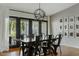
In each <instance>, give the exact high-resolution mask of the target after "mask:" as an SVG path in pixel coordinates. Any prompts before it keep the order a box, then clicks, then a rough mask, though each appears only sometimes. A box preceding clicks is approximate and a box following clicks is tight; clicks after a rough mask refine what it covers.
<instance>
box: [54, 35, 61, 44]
mask: <svg viewBox="0 0 79 59" xmlns="http://www.w3.org/2000/svg"><path fill="white" fill-rule="evenodd" d="M55 38H57V40H56V41H57V44H56V45H60V43H61V39H62V35H61V34H58V35H56V37H55Z"/></svg>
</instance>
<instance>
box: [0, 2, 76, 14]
mask: <svg viewBox="0 0 79 59" xmlns="http://www.w3.org/2000/svg"><path fill="white" fill-rule="evenodd" d="M75 4H77V3H40V8H41V9H43V10H44V11H45V12H46V15H53V14H55V13H57V12H60V11H62V10H64V9H67V8H69V7H71V6H73V5H75ZM0 5H2V6H6V7H9V8H10V9H15V10H20V11H25V12H30V13H33V12H34V11H35V10H36V9H38V8H39V3H2V4H0Z"/></svg>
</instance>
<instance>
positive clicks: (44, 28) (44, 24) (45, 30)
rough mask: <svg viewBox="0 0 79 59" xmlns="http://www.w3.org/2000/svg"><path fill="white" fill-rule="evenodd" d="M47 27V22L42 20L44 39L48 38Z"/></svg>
mask: <svg viewBox="0 0 79 59" xmlns="http://www.w3.org/2000/svg"><path fill="white" fill-rule="evenodd" d="M46 32H47V29H46V22H42V35H43V39H45V38H46V34H47V33H46Z"/></svg>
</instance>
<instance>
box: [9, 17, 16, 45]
mask: <svg viewBox="0 0 79 59" xmlns="http://www.w3.org/2000/svg"><path fill="white" fill-rule="evenodd" d="M13 39H16V19H15V18H10V20H9V44H10V45H16V43H15V41H14V40H13Z"/></svg>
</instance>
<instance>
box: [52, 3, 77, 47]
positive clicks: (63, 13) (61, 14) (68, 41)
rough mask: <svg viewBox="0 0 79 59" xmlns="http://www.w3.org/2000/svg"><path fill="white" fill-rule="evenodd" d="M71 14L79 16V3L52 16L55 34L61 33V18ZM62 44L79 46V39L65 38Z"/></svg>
mask: <svg viewBox="0 0 79 59" xmlns="http://www.w3.org/2000/svg"><path fill="white" fill-rule="evenodd" d="M69 16H79V4H76V5H74V6H72V7H70V8H68V9H66V10H63V11H61V12H59V13H56V14H54V15H52V16H51V25H52V28H51V29H52V31H51V32H52V33H53V34H54V35H56V34H58V33H59V25H60V23H59V18H64V17H69ZM61 44H62V45H67V46H71V47H76V48H79V39H76V38H63V39H62V42H61Z"/></svg>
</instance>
